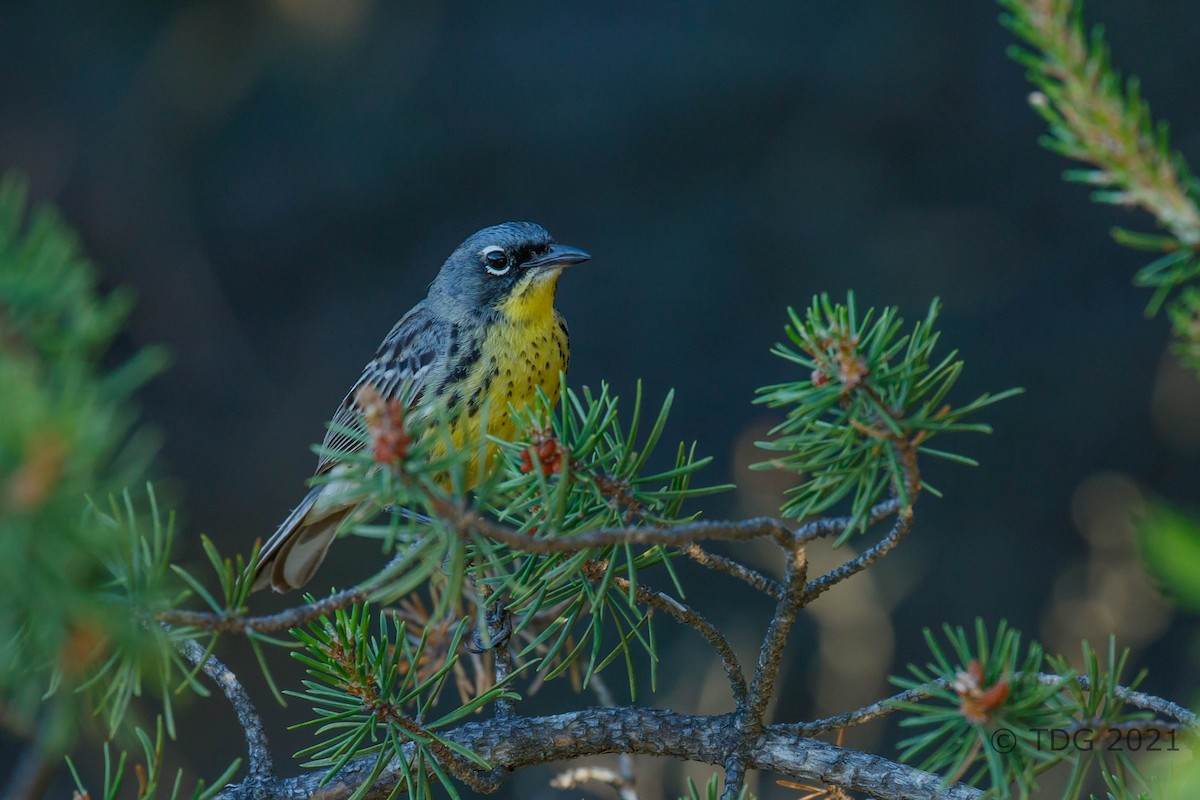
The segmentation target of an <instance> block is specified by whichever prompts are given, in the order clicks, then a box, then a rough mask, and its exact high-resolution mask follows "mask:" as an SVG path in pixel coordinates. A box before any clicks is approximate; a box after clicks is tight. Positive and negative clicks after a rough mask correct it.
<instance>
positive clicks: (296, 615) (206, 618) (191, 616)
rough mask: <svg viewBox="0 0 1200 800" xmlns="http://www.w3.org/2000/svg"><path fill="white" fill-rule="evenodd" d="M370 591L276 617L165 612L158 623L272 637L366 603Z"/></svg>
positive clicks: (356, 589) (353, 591)
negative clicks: (269, 634) (270, 635)
mask: <svg viewBox="0 0 1200 800" xmlns="http://www.w3.org/2000/svg"><path fill="white" fill-rule="evenodd" d="M366 599H367V590H366V589H365V588H364V587H363V586H362V585H361V584H360V585H358V586H353V587H351V588H349V589H344V590H342V591H340V592H338V593H337V594H332V595H330V596H329V597H326V598H324V599H322V600H316V601H314V602H312V603H307V604H305V605H302V606H295V607H294V608H288V609H284V610H283V611H280V612H278V613H276V614H265V615H263V616H259V617H245V616H238V615H236V614H217V613H214V612H212V611H184V610H179V609H171V610H169V611H161V612H159V613H158V614H157V615H155V619H156V620H158V621H159V622H164V623H167V624H169V625H185V626H188V627H192V628H200V629H202V630H206V631H216V632H217V633H246V632H248V631H254V632H255V633H270V632H273V631H282V630H288V629H291V628H298V627H300V626H301V625H305V624H307V623H309V622H312V621H313V620H315V619H320V618H321V617H324V616H328V615H329V614H332V613H333V612H335V611H338V610H340V609H343V608H349V607H350V606H352V605H355V604H357V603H362V602H365V601H366Z"/></svg>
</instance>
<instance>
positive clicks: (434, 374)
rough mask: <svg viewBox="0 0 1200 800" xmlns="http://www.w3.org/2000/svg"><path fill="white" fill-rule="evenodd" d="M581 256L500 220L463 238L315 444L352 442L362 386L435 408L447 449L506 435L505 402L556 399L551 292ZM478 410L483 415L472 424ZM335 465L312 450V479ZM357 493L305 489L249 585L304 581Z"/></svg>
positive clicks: (557, 321)
mask: <svg viewBox="0 0 1200 800" xmlns="http://www.w3.org/2000/svg"><path fill="white" fill-rule="evenodd" d="M588 258H590V256H589V255H588V254H587V253H585V252H583V251H582V250H578V249H576V248H574V247H567V246H565V245H561V244H557V243H556V242H555V241H554V239H553V238H551V236H550V234H549V233H547V232H546V230H545V229H544V228H542V227H541V226H540V225H534V224H533V223H531V222H506V223H504V224H502V225H496V226H494V227H491V228H484V229H483V230H481V231H479V232H478V233H476V234H474V235H472V236H471V237H470V238H468V239H467V240H466V241H465V242H463V243H462V244H461V245H459V247H458V249H457V250H455V251H454V252H453V253H451V254H450V257H449V258H448V259H446V263H445V264H443V265H442V269H441V271H440V272H438V275H437V278H435V279H434V281H433V283H432V284H430V287H429V296H428V297H426V298H425V299H424V300H422V301H421V302H420V303H418V304H417V305H416V306H415V307H413V309H412V310H411V311H409V312H408V313H407V314H405V315H404V316H403V317H402V318H401V320H400V321H399V322H397V323H396V326H395V327H394V328H392V331H391V333H389V334H388V335H387V337H386V338H385V339H384V340H383V343H382V344H380V345H379V350H378V351H377V352H376V353H375V357H374V358H372V359H371V360H370V361H369V362H367V366H366V368H365V369H364V370H363V373H362V377H360V378H359V379H358V382H357V383H355V384H354V386H353V387H352V388H351V389H350V392H349V393H348V394H347V395H346V398H345V399H344V400H343V401H342V404H341V406H340V407H339V408H338V410H337V413H336V414H335V416H334V423H335V424H334V426H333V427H331V429H330V430H329V432H328V433H327V434H326V436H325V443H324V449H325V451H326V452H327V453H328V451H340V452H346V451H347V450H349V449H352V448H354V447H356V446H361V445H360V444H356V443H355V442H354V441H353V440H351V439H350V438H349V437H346V436H344V435H343V434H340V433H338V430H339V428H342V429H344V428H345V426H347V425H351V424H353V423H354V421H355V416H356V415H357V414H359V413H360V412H359V410H358V409H357V407H356V402H355V397H356V394H357V393H358V390H359V389H360V388H361V387H363V386H364V385H366V384H370V385H372V386H373V387H374V389H375V390H376V391H378V392H379V393H380V395H381V396H382V397H383V398H384V399H388V398H400V399H402V400H404V402H405V403H407V404H409V405H410V406H411V407H413V408H415V409H417V410H423V411H426V412H430V413H436V414H444V418H445V419H446V420H447V421H448V424H449V426H450V433H451V436H452V437H453V439H454V441H455V443H456V444H458V445H459V446H463V445H464V444H466V445H469V444H470V443H471V442H477V441H478V439H479V436H480V430H481V427H483V428H484V429H485V430H486V431H487V432H488V433H489V434H492V435H494V436H498V437H500V438H503V439H507V438H510V437H511V436H512V435H513V433H514V424H513V421H512V418H511V417H510V416H509V405H510V404H512V405H513V406H514V407H517V408H520V407H521V406H524V405H525V404H527V403H529V402H531V401H532V400H533V399H534V397H535V396H536V391H537V389H538V388H539V387H540V388H541V389H542V390H543V391H544V392H545V393H546V394H547V395H548V396H549V397H550V398H551V400H557V398H558V386H559V378H558V374H559V372H560V371H565V370H566V368H567V358H568V356H569V355H570V346H569V342H568V338H567V324H566V322H565V321H564V320H563V318H562V315H560V314H559V313H558V311H556V310H555V308H554V290H555V288H556V286H557V284H558V276H559V274H560V273H561V271H562V269H563V268H564V267H568V266H570V265H572V264H578V263H580V262H582V261H587V260H588ZM401 395H403V396H402V397H401ZM484 409H486V414H487V419H486V420H483V419H480V417H481V416H483V413H484ZM338 464H339V461H338V459H337V458H336V457H335V456H332V455H328V454H327V455H324V456H323V457H322V458H321V460H320V462H319V463H318V465H317V472H316V474H317V475H324V474H326V473H331V474H332V475H336V474H337V473H336V470H337V468H338ZM467 474H468V475H475V474H477V470H474V469H468V470H467ZM467 488H470V487H467ZM360 499H361V498H356V497H354V496H353V494H352V493H350V492H347V487H346V486H345V484H344V483H339V482H338V481H336V480H333V481H331V482H328V483H322V484H320V485H317V486H314V487H313V488H312V490H311V491H309V493H308V494H307V495H306V496H305V498H304V500H303V501H301V503H300V505H298V506H297V507H296V509H295V510H294V511H292V513H291V514H290V515H289V516H288V518H287V519H285V520H284V521H283V524H282V525H280V526H279V529H278V530H276V531H275V533H274V535H272V536H271V538H270V539H268V540H267V543H266V544H265V545H264V546H263V548H262V551H261V554H260V557H259V566H258V572H257V574H256V576H255V581H254V588H255V589H261V588H264V587H266V586H268V585H269V586H271V587H272V588H274V589H275V591H277V592H286V591H288V590H290V589H295V588H297V587H300V586H303V585H304V584H305V583H307V582H308V580H309V579H310V578H311V577H312V575H313V573H314V572H315V571H316V569H317V567H318V566H320V564H321V562H322V561H323V560H324V559H325V554H326V552H327V551H328V550H329V545H330V544H332V543H333V539H334V537H335V536H336V535H337V532H338V526H339V525H340V524H341V522H342V521H343V520H344V519H346V517H347V516H349V515H350V514H351V512H353V511H354V509H355V508H356V507H357V506H358V504H359V501H360Z"/></svg>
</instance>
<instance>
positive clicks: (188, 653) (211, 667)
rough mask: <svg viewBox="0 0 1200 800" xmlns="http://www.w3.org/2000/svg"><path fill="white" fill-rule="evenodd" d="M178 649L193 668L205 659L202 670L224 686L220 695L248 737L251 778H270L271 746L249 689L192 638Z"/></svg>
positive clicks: (271, 767)
mask: <svg viewBox="0 0 1200 800" xmlns="http://www.w3.org/2000/svg"><path fill="white" fill-rule="evenodd" d="M175 647H176V649H178V650H179V652H180V653H182V654H183V657H184V658H186V659H187V660H188V661H189V662H191V664H192V666H199V665H200V662H201V659H204V666H203V667H201V668H200V669H201V671H202V672H203V673H204V674H205V675H207V676H208V677H210V678H212V680H213V682H214V683H216V684H217V686H219V687H221V693H222V694H224V695H225V698H226V699H227V700H229V704H230V705H232V706H233V712H234V713H235V714H236V715H237V721H238V724H239V725H240V726H241V727H242V731H243V732H244V733H245V735H246V751H247V753H248V755H249V759H248V765H249V769H250V777H251V778H263V777H268V776H270V775H271V772H272V770H273V769H274V764H273V761H272V758H271V747H270V745H269V744H268V743H267V734H266V732H265V731H264V730H263V724H262V718H261V717H259V715H258V710H257V709H256V708H255V707H254V703H253V702H252V701H251V700H250V695H248V694H246V689H245V687H244V686H242V684H241V682H240V681H238V679H237V676H236V675H234V674H233V671H232V670H230V669H229V667H227V666H225V665H224V664H222V663H221V662H220V661H218V660H217V658H216V656H213V655H211V654H210V655H209V656H208V658H207V659H205V658H204V648H203V647H201V646H200V645H199V643H198V642H196V641H194V640H192V639H185V640H183V641H181V642H178V643H176V645H175Z"/></svg>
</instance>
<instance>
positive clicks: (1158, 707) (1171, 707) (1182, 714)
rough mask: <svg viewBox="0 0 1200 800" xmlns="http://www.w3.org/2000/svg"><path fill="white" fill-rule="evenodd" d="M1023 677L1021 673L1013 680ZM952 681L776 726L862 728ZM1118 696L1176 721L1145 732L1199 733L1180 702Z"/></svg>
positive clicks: (1198, 722)
mask: <svg viewBox="0 0 1200 800" xmlns="http://www.w3.org/2000/svg"><path fill="white" fill-rule="evenodd" d="M1017 677H1019V674H1017V675H1014V676H1013V678H1014V679H1015V678H1017ZM1074 680H1075V682H1076V683H1078V684H1079V686H1080V687H1081V688H1082V689H1084V690H1085V691H1086V690H1088V688H1089V681H1088V678H1087V676H1085V675H1076V676H1075V677H1074ZM1038 681H1039V682H1040V683H1043V684H1047V685H1057V684H1059V683H1060V682H1061V681H1062V676H1061V675H1051V674H1047V673H1043V674H1040V675H1039V676H1038ZM949 685H950V684H949V681H944V680H938V681H933V682H931V683H929V684H927V685H926V686H923V687H917V688H915V689H906V690H905V691H903V692H898V693H897V694H894V695H892V696H891V697H888V698H885V699H883V700H879V701H877V702H874V703H871V704H870V705H867V706H863V707H862V708H860V709H858V710H856V711H848V712H846V713H845V714H838V715H836V716H832V717H824V718H822V719H818V720H813V721H812V722H797V723H790V724H782V725H776V726H774V727H775V728H777V729H779V730H785V731H790V732H791V733H792V734H793V735H795V736H804V737H811V736H817V735H819V734H822V733H828V732H830V731H836V730H841V729H843V728H854V727H857V726H859V725H865V724H867V723H868V722H874V721H875V720H877V719H883V718H884V717H886V716H888V715H890V714H894V713H896V712H897V711H899V710H900V707H899V706H898V705H897V704H899V703H916V702H920V701H922V700H927V699H929V698H930V694H929V692H930V690H932V689H933V688H934V687H939V688H943V689H944V688H948V687H949ZM1116 695H1117V696H1118V697H1120V698H1121V699H1122V700H1124V701H1125V702H1126V703H1128V704H1129V705H1131V706H1133V707H1134V708H1140V709H1143V710H1145V711H1153V712H1154V713H1156V714H1159V715H1160V716H1163V717H1167V718H1169V719H1171V720H1175V723H1177V724H1174V723H1170V722H1159V721H1153V720H1151V721H1148V722H1146V723H1137V724H1136V725H1135V727H1137V725H1141V724H1144V725H1145V726H1146V727H1144V728H1141V729H1142V730H1152V729H1153V730H1179V729H1187V730H1197V729H1200V717H1198V716H1197V715H1196V714H1194V713H1193V712H1191V711H1188V710H1187V709H1186V708H1184V707H1183V706H1181V705H1179V704H1178V703H1174V702H1172V701H1170V700H1165V699H1163V698H1161V697H1155V696H1154V695H1149V694H1145V693H1143V692H1138V691H1134V690H1132V689H1130V688H1129V687H1127V686H1118V687H1117V690H1116Z"/></svg>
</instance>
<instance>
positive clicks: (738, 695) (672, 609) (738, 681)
mask: <svg viewBox="0 0 1200 800" xmlns="http://www.w3.org/2000/svg"><path fill="white" fill-rule="evenodd" d="M606 569H607V564H604V563H602V562H593V563H591V564H588V565H587V566H586V567H584V575H585V576H586V577H587V579H588V580H590V581H593V582H595V581H599V580H602V579H603V577H604V572H605V570H606ZM612 582H613V585H614V586H615V587H617V588H618V589H619V590H620V591H623V592H628V591H629V588H630V586H629V581H628V580H627V579H625V578H619V577H614V578H612ZM634 597H635V598H636V599H637V601H638V602H639V603H644V604H645V605H647V606H649V607H650V608H655V609H658V610H659V611H662V612H664V613H665V614H667V615H669V616H670V617H671V618H672V619H674V620H675V621H676V622H679V623H680V624H681V625H686V626H688V627H689V628H692V629H693V630H695V631H696V632H698V633H699V634H700V635H701V636H703V637H704V639H705V641H707V642H708V643H709V644H710V645H712V647H713V649H714V650H716V651H717V655H719V656H720V657H721V664H722V666H724V667H725V676H726V677H727V678H728V679H729V686H730V690H731V691H732V692H733V699H734V702H735V703H736V704H737V705H738V707H741V705H742V704H743V703H745V702H746V698H747V689H746V676H745V675H744V674H743V673H742V665H741V664H740V663H739V662H738V658H737V654H736V653H735V652H734V651H733V646H732V645H731V644H729V640H728V639H726V638H725V634H723V633H721V631H720V630H719V629H718V628H717V626H715V625H713V624H712V623H711V622H709V621H708V619H707V618H705V617H704V615H703V614H700V613H699V612H698V611H696V610H695V609H693V608H692V607H691V606H688V605H686V604H684V603H681V602H680V601H678V600H676V599H675V598H674V597H671V596H670V595H667V594H663V593H662V592H656V591H655V590H653V589H651V588H649V587H647V586H643V585H641V584H638V585H637V586H636V587H634Z"/></svg>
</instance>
